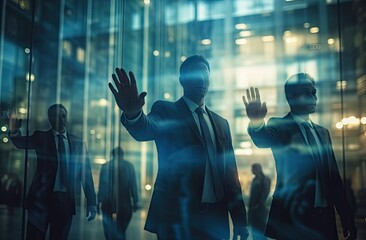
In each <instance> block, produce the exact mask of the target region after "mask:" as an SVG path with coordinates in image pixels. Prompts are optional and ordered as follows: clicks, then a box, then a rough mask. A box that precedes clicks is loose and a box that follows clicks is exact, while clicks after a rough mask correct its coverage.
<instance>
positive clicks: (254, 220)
mask: <svg viewBox="0 0 366 240" xmlns="http://www.w3.org/2000/svg"><path fill="white" fill-rule="evenodd" d="M252 173H253V174H254V178H253V181H252V184H251V186H250V198H249V204H248V223H249V225H250V226H251V229H252V237H253V239H254V240H261V239H262V240H263V239H267V238H266V237H265V236H264V229H265V227H266V222H267V214H268V210H267V206H266V200H267V197H268V194H269V190H270V187H271V179H270V178H269V177H267V176H266V175H264V173H263V171H262V165H260V164H259V163H254V164H253V165H252Z"/></svg>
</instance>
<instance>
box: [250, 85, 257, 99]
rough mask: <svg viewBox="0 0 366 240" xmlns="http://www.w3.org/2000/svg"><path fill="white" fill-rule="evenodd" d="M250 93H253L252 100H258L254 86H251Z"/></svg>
mask: <svg viewBox="0 0 366 240" xmlns="http://www.w3.org/2000/svg"><path fill="white" fill-rule="evenodd" d="M250 93H251V95H252V100H253V101H256V98H255V93H254V88H252V87H251V88H250Z"/></svg>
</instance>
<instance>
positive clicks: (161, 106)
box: [151, 100, 174, 109]
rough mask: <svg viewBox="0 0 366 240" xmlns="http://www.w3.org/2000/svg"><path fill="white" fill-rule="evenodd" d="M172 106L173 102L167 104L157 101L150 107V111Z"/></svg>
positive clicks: (166, 102) (163, 101)
mask: <svg viewBox="0 0 366 240" xmlns="http://www.w3.org/2000/svg"><path fill="white" fill-rule="evenodd" d="M173 106H174V102H169V101H165V100H158V101H156V102H154V103H153V105H152V107H151V108H152V109H154V108H169V107H173Z"/></svg>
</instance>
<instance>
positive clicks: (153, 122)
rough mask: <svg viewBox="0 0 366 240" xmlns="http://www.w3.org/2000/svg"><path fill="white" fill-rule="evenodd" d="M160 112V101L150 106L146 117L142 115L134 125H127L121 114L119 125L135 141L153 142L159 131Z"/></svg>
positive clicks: (161, 108) (161, 114)
mask: <svg viewBox="0 0 366 240" xmlns="http://www.w3.org/2000/svg"><path fill="white" fill-rule="evenodd" d="M162 112H163V107H162V103H161V101H157V102H155V103H154V105H153V106H152V108H151V111H150V113H149V114H148V115H146V114H145V113H142V115H141V116H140V117H139V119H138V120H137V121H134V123H129V122H128V121H125V120H124V119H125V116H124V115H123V114H122V117H121V123H122V125H123V126H124V127H125V128H126V129H127V131H128V132H129V133H130V135H131V136H132V137H133V138H134V139H135V140H137V141H150V140H154V139H155V137H156V135H157V133H158V130H159V124H160V122H161V120H162V119H163V117H162V116H163V113H162Z"/></svg>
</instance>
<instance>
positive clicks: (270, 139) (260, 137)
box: [248, 118, 278, 148]
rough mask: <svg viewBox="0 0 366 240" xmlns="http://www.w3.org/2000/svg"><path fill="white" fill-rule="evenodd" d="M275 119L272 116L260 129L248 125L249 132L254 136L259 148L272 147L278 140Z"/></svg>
mask: <svg viewBox="0 0 366 240" xmlns="http://www.w3.org/2000/svg"><path fill="white" fill-rule="evenodd" d="M275 125H276V124H275V120H273V119H272V118H271V119H270V120H269V121H268V123H267V124H264V125H263V126H262V127H260V128H259V129H254V128H252V127H250V125H249V126H248V134H249V135H250V137H251V138H252V140H253V142H254V144H255V145H256V146H257V147H259V148H270V147H273V146H274V145H276V143H277V142H278V138H277V136H278V134H277V130H276V128H275Z"/></svg>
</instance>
